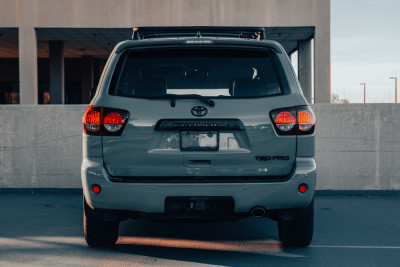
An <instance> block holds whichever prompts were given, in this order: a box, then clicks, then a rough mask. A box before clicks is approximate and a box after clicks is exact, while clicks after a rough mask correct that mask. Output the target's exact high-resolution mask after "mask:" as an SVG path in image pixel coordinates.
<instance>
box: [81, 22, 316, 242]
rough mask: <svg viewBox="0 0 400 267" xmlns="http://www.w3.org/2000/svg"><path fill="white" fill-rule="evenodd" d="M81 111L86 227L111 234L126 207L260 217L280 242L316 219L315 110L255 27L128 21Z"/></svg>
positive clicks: (205, 216) (153, 213)
mask: <svg viewBox="0 0 400 267" xmlns="http://www.w3.org/2000/svg"><path fill="white" fill-rule="evenodd" d="M132 39H133V40H129V41H124V42H121V43H119V44H118V45H117V46H116V47H115V48H114V50H113V51H112V53H111V55H110V57H109V59H108V62H107V64H106V66H105V68H104V71H103V75H102V77H101V81H100V83H99V85H98V88H97V90H96V92H95V93H94V95H93V96H92V100H91V103H90V106H89V107H88V109H87V111H86V113H85V115H84V118H83V161H82V169H81V174H82V185H83V192H84V232H85V238H86V241H87V243H88V245H90V246H107V245H113V244H114V243H115V242H116V241H117V239H118V231H119V222H120V221H122V220H125V219H128V218H133V219H137V218H143V219H157V220H159V219H169V220H171V219H173V220H177V219H182V220H185V219H189V220H188V221H193V220H196V221H197V220H207V221H209V220H215V221H223V220H238V219H241V218H245V217H248V216H254V217H258V218H265V217H268V218H270V219H272V220H275V221H277V223H278V232H279V239H280V241H281V242H282V245H283V246H308V245H309V243H310V242H311V240H312V235H313V224H314V189H315V183H316V165H315V161H314V129H315V117H314V114H313V111H312V110H311V108H310V106H309V105H308V103H307V101H306V99H305V98H304V96H303V94H302V91H301V88H300V86H299V83H298V81H297V79H296V76H295V74H294V71H293V68H292V66H291V64H290V61H289V58H288V56H287V54H286V53H285V51H284V49H283V48H282V46H281V45H280V44H278V43H276V42H273V41H268V40H265V39H264V31H263V28H254V27H245V28H233V27H161V28H160V27H159V28H135V29H134V35H133V38H132Z"/></svg>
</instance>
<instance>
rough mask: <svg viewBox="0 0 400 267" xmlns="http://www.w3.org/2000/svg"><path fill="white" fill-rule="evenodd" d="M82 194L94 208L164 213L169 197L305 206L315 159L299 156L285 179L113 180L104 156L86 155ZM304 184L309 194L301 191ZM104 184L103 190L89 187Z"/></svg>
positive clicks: (243, 207) (244, 205)
mask: <svg viewBox="0 0 400 267" xmlns="http://www.w3.org/2000/svg"><path fill="white" fill-rule="evenodd" d="M81 176H82V186H83V193H84V195H85V198H86V201H87V203H88V204H89V206H91V207H92V208H101V209H115V210H130V211H138V212H144V213H163V212H164V202H165V198H166V197H171V196H187V197H189V196H194V197H199V196H209V197H210V196H229V197H233V199H234V200H235V212H248V211H249V210H250V209H251V208H253V207H255V206H263V207H265V208H266V209H267V210H275V209H288V208H303V207H306V206H307V205H308V204H309V203H310V202H311V201H312V199H313V196H314V190H315V183H316V164H315V160H314V158H297V159H296V167H295V170H294V172H293V174H292V177H291V178H290V179H289V180H288V181H285V182H251V183H243V182H241V183H114V182H111V181H110V177H109V175H108V173H107V171H106V170H105V169H104V166H103V160H102V158H101V157H91V158H84V159H83V161H82V168H81ZM302 183H306V184H307V185H308V191H307V193H306V194H300V193H299V192H298V186H299V185H300V184H302ZM93 184H98V185H100V186H101V193H100V194H98V195H94V194H93V193H91V192H90V191H89V190H90V188H91V186H92V185H93Z"/></svg>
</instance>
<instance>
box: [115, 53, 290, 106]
mask: <svg viewBox="0 0 400 267" xmlns="http://www.w3.org/2000/svg"><path fill="white" fill-rule="evenodd" d="M273 56H274V54H273V51H267V50H263V51H260V50H251V51H249V50H237V49H236V50H227V49H223V50H222V49H179V50H177V49H164V50H133V51H131V52H129V53H127V54H126V55H125V56H123V57H121V59H120V61H119V63H118V65H117V67H116V69H115V73H114V76H113V79H112V82H111V87H110V91H109V93H110V94H112V95H118V96H127V97H139V98H157V97H162V96H165V95H168V94H175V95H190V94H197V95H201V96H205V97H221V98H226V97H238V98H241V97H264V96H271V95H276V94H282V91H283V90H282V88H281V85H280V81H279V78H278V75H277V72H276V66H275V65H274V60H273ZM275 56H276V55H275Z"/></svg>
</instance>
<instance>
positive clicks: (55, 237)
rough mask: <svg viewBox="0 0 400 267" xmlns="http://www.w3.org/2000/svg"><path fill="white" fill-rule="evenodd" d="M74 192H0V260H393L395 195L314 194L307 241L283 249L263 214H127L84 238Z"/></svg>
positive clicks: (398, 235) (397, 240)
mask: <svg viewBox="0 0 400 267" xmlns="http://www.w3.org/2000/svg"><path fill="white" fill-rule="evenodd" d="M81 202H82V196H81V195H79V194H72V195H66V194H58V195H48V194H34V195H32V194H0V211H1V215H0V266H135V265H136V266H142V265H174V266H188V265H189V266H194V265H223V266H243V265H251V266H261V265H263V266H266V265H285V266H286V265H289V266H291V265H293V266H294V265H303V266H399V265H400V257H399V255H400V205H399V204H400V196H399V195H398V194H397V195H389V196H368V195H363V196H326V195H325V196H317V197H316V201H315V204H316V206H315V208H316V218H315V235H314V240H313V242H312V243H311V245H310V247H308V248H301V249H285V248H282V247H281V245H280V243H279V241H278V236H277V226H276V224H275V223H274V222H272V221H270V220H268V219H255V218H248V219H244V220H241V221H239V222H224V223H195V224H193V223H191V224H189V223H166V222H149V221H142V220H139V221H133V220H128V221H125V222H123V223H121V229H120V239H119V240H118V242H117V245H116V246H115V247H112V248H96V249H95V248H89V247H88V246H86V243H85V241H84V239H83V229H82V212H81Z"/></svg>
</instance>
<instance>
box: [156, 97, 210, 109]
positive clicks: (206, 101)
mask: <svg viewBox="0 0 400 267" xmlns="http://www.w3.org/2000/svg"><path fill="white" fill-rule="evenodd" d="M162 98H171V107H175V102H176V99H178V98H180V99H190V98H196V99H199V100H201V101H203V102H204V103H206V104H208V105H210V107H213V106H215V102H214V100H212V99H211V98H209V97H205V96H201V95H196V94H191V95H175V94H166V95H164V96H162Z"/></svg>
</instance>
